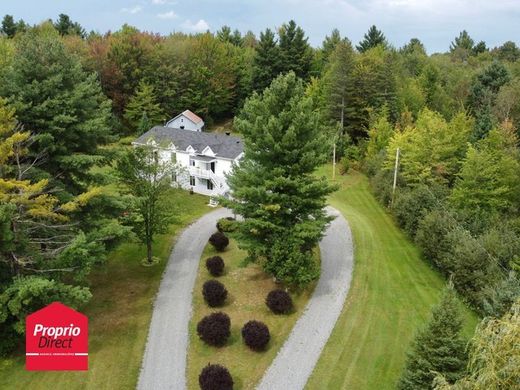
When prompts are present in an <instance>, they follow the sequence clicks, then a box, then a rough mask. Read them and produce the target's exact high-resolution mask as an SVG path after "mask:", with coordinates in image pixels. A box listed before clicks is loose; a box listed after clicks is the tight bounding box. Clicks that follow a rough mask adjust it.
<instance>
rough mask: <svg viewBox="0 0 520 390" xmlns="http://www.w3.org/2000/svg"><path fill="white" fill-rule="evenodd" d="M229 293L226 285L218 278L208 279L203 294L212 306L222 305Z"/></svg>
mask: <svg viewBox="0 0 520 390" xmlns="http://www.w3.org/2000/svg"><path fill="white" fill-rule="evenodd" d="M227 294H228V292H227V290H226V287H224V285H223V284H222V283H220V282H219V281H218V280H208V281H207V282H205V283H204V284H203V286H202V295H203V296H204V300H205V301H206V303H207V304H208V305H209V306H210V307H217V306H222V305H223V304H224V302H225V300H226V298H227Z"/></svg>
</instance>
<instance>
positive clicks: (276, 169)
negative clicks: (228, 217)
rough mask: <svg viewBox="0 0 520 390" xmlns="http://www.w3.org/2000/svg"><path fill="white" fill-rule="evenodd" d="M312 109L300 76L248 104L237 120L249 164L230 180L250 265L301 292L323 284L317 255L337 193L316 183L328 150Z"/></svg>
mask: <svg viewBox="0 0 520 390" xmlns="http://www.w3.org/2000/svg"><path fill="white" fill-rule="evenodd" d="M312 105H313V102H312V101H311V99H310V98H308V97H306V96H305V89H304V85H303V82H302V81H301V80H300V79H298V78H297V77H296V75H295V74H294V73H293V72H290V73H289V74H287V75H283V76H279V77H278V78H277V79H275V80H274V81H273V83H272V84H271V86H270V87H269V88H267V89H266V90H265V91H264V93H263V94H262V95H258V94H254V95H253V96H252V97H251V98H250V99H249V100H248V101H247V102H246V104H245V105H244V108H243V110H242V112H241V114H240V115H239V116H238V117H237V118H235V128H236V129H238V130H239V131H240V133H241V134H243V135H244V143H245V156H244V159H243V160H242V161H241V163H240V165H239V166H236V167H235V168H234V169H233V174H232V175H231V176H230V177H229V179H228V182H229V186H230V188H231V191H232V192H233V200H224V203H225V204H226V205H227V206H229V207H231V208H232V209H233V210H234V211H235V212H236V213H237V214H240V215H242V216H243V217H244V222H243V223H241V224H240V237H239V241H240V245H241V246H243V247H244V248H245V249H246V250H247V251H248V257H249V260H252V261H259V262H260V263H261V264H262V265H263V267H264V269H265V270H266V271H267V272H269V273H271V274H273V275H274V276H275V277H276V278H277V279H278V280H280V281H282V282H286V283H290V284H296V285H304V284H307V283H309V282H310V281H312V280H314V279H315V278H317V277H318V274H319V268H318V266H317V264H316V263H315V262H314V261H313V259H312V253H311V251H312V248H313V247H314V246H315V245H316V244H317V243H318V241H319V239H320V238H321V236H322V234H323V231H324V228H325V225H326V224H327V222H328V221H329V220H330V219H329V217H327V216H326V215H325V211H324V209H323V207H324V206H325V201H326V196H327V195H328V194H330V193H331V192H332V190H333V188H332V187H331V186H330V185H328V184H327V182H326V181H325V180H324V179H323V178H322V179H318V178H317V177H316V176H315V175H314V171H315V169H316V168H317V167H318V166H319V165H320V164H322V163H323V161H324V158H325V152H326V148H327V146H328V142H327V141H326V140H325V135H324V134H323V132H322V131H321V128H320V126H321V125H320V120H319V117H318V116H317V115H315V113H314V111H313V109H312Z"/></svg>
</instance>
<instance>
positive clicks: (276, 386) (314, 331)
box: [257, 207, 354, 390]
mask: <svg viewBox="0 0 520 390" xmlns="http://www.w3.org/2000/svg"><path fill="white" fill-rule="evenodd" d="M327 211H328V213H329V214H330V215H333V216H335V217H336V218H335V219H334V220H333V221H332V222H331V223H330V225H329V226H328V228H327V230H326V231H325V236H324V237H323V239H322V241H321V242H320V253H321V276H320V280H319V282H318V285H317V286H316V289H315V290H314V293H313V295H312V297H311V299H310V300H309V302H308V303H307V307H306V308H305V311H304V313H303V314H302V316H301V317H300V318H299V319H298V321H297V322H296V324H295V325H294V328H293V329H292V331H291V334H290V335H289V338H288V339H287V340H286V342H285V343H284V345H283V346H282V348H281V349H280V351H279V352H278V355H277V356H276V358H275V359H274V361H273V363H272V364H271V366H270V367H269V369H268V370H267V371H266V373H265V375H264V377H263V378H262V380H261V382H260V384H259V385H258V387H257V390H300V389H303V388H304V387H305V384H306V383H307V380H308V379H309V377H310V375H311V374H312V371H313V370H314V366H315V365H316V363H317V362H318V359H319V357H320V354H321V351H322V349H323V347H324V346H325V343H326V342H327V340H328V338H329V336H330V334H331V332H332V329H333V328H334V324H335V323H336V320H337V319H338V317H339V315H340V313H341V310H342V308H343V303H344V302H345V298H346V297H347V293H348V290H349V287H350V281H351V279H352V269H353V266H354V256H353V244H352V234H351V232H350V227H349V225H348V223H347V221H346V220H345V218H343V216H342V215H341V214H340V213H339V212H338V211H337V210H336V209H334V208H332V207H327Z"/></svg>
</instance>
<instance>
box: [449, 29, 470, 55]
mask: <svg viewBox="0 0 520 390" xmlns="http://www.w3.org/2000/svg"><path fill="white" fill-rule="evenodd" d="M474 45H475V41H474V40H473V39H472V38H471V37H470V36H469V34H468V32H467V31H466V30H462V31H461V33H460V34H459V36H458V37H456V38H455V40H454V41H453V42H451V45H450V51H451V52H452V53H453V52H454V51H456V50H457V49H464V50H468V51H471V50H473V46H474Z"/></svg>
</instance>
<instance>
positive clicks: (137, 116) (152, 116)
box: [124, 82, 165, 133]
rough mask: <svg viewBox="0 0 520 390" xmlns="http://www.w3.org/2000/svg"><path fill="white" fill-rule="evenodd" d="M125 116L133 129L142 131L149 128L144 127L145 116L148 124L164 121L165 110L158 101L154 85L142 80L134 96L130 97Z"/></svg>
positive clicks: (153, 124) (158, 123) (157, 123)
mask: <svg viewBox="0 0 520 390" xmlns="http://www.w3.org/2000/svg"><path fill="white" fill-rule="evenodd" d="M124 118H125V119H126V120H127V122H128V124H129V126H130V128H131V129H132V130H134V131H135V130H138V131H139V132H140V133H142V132H143V130H144V131H148V130H149V128H144V127H143V124H144V123H143V118H146V125H149V124H151V125H152V126H155V125H160V124H162V122H163V121H164V118H165V116H164V112H163V110H162V109H161V107H160V105H159V104H158V103H157V98H156V96H155V92H154V90H153V87H152V86H151V85H149V84H146V83H145V82H141V83H140V84H139V87H138V88H137V91H136V93H135V95H134V96H132V97H131V98H130V101H129V102H128V104H127V106H126V109H125V115H124Z"/></svg>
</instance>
